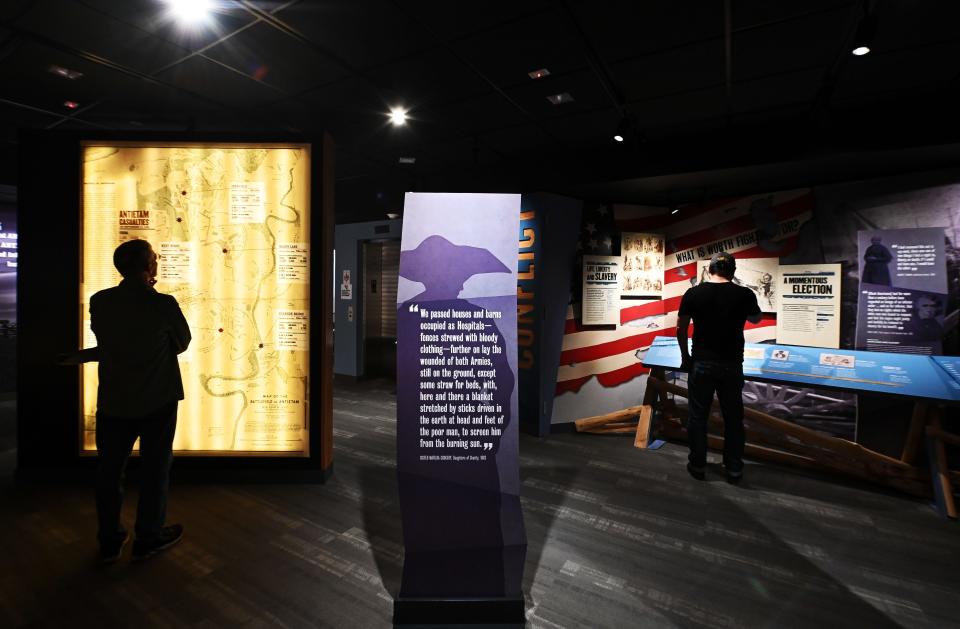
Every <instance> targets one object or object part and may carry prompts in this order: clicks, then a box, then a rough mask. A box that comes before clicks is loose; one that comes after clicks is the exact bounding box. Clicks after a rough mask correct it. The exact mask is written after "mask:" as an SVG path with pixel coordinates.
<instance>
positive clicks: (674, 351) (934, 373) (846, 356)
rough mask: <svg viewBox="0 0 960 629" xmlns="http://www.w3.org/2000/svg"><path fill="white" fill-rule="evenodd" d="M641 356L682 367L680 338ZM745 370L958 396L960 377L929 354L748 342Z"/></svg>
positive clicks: (661, 340)
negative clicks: (956, 376)
mask: <svg viewBox="0 0 960 629" xmlns="http://www.w3.org/2000/svg"><path fill="white" fill-rule="evenodd" d="M937 358H941V359H942V358H943V357H937ZM643 362H644V364H645V365H646V366H648V367H664V368H667V369H677V368H679V367H680V347H679V345H678V344H677V339H676V338H675V337H670V336H658V337H657V338H656V339H654V341H653V345H651V346H650V350H649V351H648V352H647V354H646V356H645V357H644V359H643ZM743 374H744V376H746V377H747V378H749V377H751V376H755V377H759V378H766V379H769V380H782V381H786V382H798V383H802V384H806V385H810V386H820V387H834V388H840V389H848V390H853V391H871V392H875V393H889V394H893V395H902V396H906V397H915V398H931V399H936V400H951V401H953V400H958V401H960V381H958V380H957V379H956V378H955V377H953V376H952V375H951V374H950V373H949V372H948V371H947V369H946V368H944V367H942V366H941V365H940V364H939V363H938V362H937V361H936V360H934V359H933V358H931V357H929V356H916V355H910V354H897V353H888V352H865V351H860V350H851V349H831V348H817V347H800V346H796V345H767V344H759V343H747V344H746V345H745V346H744V350H743Z"/></svg>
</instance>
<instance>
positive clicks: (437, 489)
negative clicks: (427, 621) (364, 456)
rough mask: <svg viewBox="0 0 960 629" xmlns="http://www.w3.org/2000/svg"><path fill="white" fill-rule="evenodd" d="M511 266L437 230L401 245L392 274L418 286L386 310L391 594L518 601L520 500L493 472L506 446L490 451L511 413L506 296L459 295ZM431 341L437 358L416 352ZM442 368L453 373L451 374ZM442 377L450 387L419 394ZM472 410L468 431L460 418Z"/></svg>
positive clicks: (512, 304) (511, 311) (512, 311)
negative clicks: (399, 527)
mask: <svg viewBox="0 0 960 629" xmlns="http://www.w3.org/2000/svg"><path fill="white" fill-rule="evenodd" d="M511 272H513V271H512V270H511V269H510V268H508V267H507V266H505V265H504V264H503V262H501V261H500V260H499V259H498V258H497V257H496V256H494V255H493V254H492V253H490V251H488V250H487V249H484V248H480V247H471V246H465V245H458V244H454V243H452V242H450V241H449V240H447V239H446V238H443V237H441V236H436V235H432V236H429V237H427V238H426V239H424V240H423V241H422V242H421V243H420V244H419V245H418V246H417V247H416V248H415V249H413V250H407V251H402V252H401V254H400V276H401V277H403V278H405V279H407V280H410V281H412V282H419V283H421V284H423V286H424V287H425V290H424V291H423V292H421V293H419V294H417V295H416V296H414V297H413V298H412V299H409V300H407V301H406V302H403V303H402V304H400V305H399V308H398V313H397V326H398V339H400V342H399V344H398V387H397V412H398V422H397V457H398V459H397V464H398V480H399V490H400V504H401V512H402V518H403V537H404V544H405V547H406V555H405V560H404V569H403V583H402V587H401V591H400V596H401V598H414V599H416V598H430V599H438V598H463V597H476V598H522V592H521V583H520V581H521V576H522V571H523V561H524V555H525V549H526V546H525V545H526V539H525V534H524V531H523V518H522V514H521V510H520V501H519V497H518V495H516V491H515V490H513V491H505V488H504V487H503V484H502V483H501V467H503V472H502V473H503V474H504V475H505V476H504V478H508V477H507V476H506V475H507V474H510V471H509V470H510V469H511V467H512V468H513V470H514V471H513V474H514V475H515V474H516V460H515V459H516V453H515V451H513V452H503V453H501V452H500V445H501V436H505V435H506V434H507V433H506V430H507V427H508V425H509V424H510V423H511V421H514V422H515V419H514V418H513V417H512V416H511V415H512V412H513V411H512V406H511V398H512V396H513V392H514V388H515V385H516V374H515V373H514V370H513V369H512V368H511V365H510V364H509V361H508V349H511V345H512V346H513V349H514V351H515V347H516V329H515V328H516V326H515V321H516V318H515V317H516V295H506V296H499V297H477V298H470V299H461V298H460V297H459V295H460V293H461V291H462V290H463V287H464V284H465V283H466V282H467V281H468V280H469V279H470V278H471V277H473V276H475V275H478V274H485V273H511ZM424 326H426V329H425V327H424ZM445 335H446V336H445ZM491 335H493V336H491ZM432 338H443V339H445V341H440V342H438V343H437V345H436V346H437V347H443V350H441V351H440V353H439V354H438V355H437V356H433V355H432V354H431V355H426V354H424V349H423V348H424V347H425V345H423V343H424V342H425V341H424V339H432ZM450 339H456V340H455V341H451V340H450ZM415 340H418V341H419V342H415ZM425 356H426V358H425ZM450 373H457V374H461V376H462V377H455V378H453V380H454V381H456V382H451V378H450ZM441 374H444V375H446V376H447V377H443V376H442V375H441ZM480 374H487V376H482V375H480ZM443 381H445V382H443ZM444 385H446V386H447V387H453V386H454V385H456V387H457V388H456V389H455V390H451V391H450V392H444V393H440V394H437V395H436V397H434V394H432V393H428V394H427V395H426V396H425V395H424V391H443V390H444ZM464 385H466V387H467V388H462V387H463V386H464ZM471 385H472V386H471ZM481 385H482V386H481ZM461 395H462V396H465V399H463V398H461V397H460V396H461ZM437 399H439V400H442V402H437ZM451 399H453V400H455V401H454V402H450V401H449V400H451ZM425 409H427V410H425ZM438 409H439V410H438ZM417 411H419V412H417ZM427 411H430V412H432V414H431V415H428V417H429V418H430V419H431V421H433V420H436V421H437V422H438V423H439V422H440V421H441V418H442V421H443V423H442V424H439V425H440V427H439V428H437V425H438V424H430V425H429V426H428V427H426V428H427V429H428V430H429V431H430V434H429V438H428V435H425V434H424V428H425V426H424V413H425V412H427ZM487 411H489V412H487ZM477 417H480V418H481V420H480V421H481V422H483V423H482V424H481V425H480V427H479V428H478V427H477V424H476V423H473V424H471V423H469V421H470V419H473V420H474V422H475V420H476V418H477ZM468 418H469V419H468ZM458 420H459V421H458ZM464 422H466V423H464ZM491 428H492V430H491ZM513 429H514V431H515V430H516V426H513ZM434 431H438V432H440V433H442V434H441V435H439V438H437V436H436V435H435V433H434ZM475 434H477V435H480V434H482V435H484V436H482V437H480V436H474V435H475ZM514 443H515V441H514ZM425 444H426V445H425ZM481 444H482V445H481ZM498 455H501V456H500V457H498ZM506 458H509V459H512V460H510V461H507V460H502V461H501V459H506ZM515 482H516V481H514V483H515ZM508 487H509V483H508Z"/></svg>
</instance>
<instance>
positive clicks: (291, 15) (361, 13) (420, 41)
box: [275, 0, 434, 70]
mask: <svg viewBox="0 0 960 629" xmlns="http://www.w3.org/2000/svg"><path fill="white" fill-rule="evenodd" d="M275 15H276V17H278V18H279V19H281V20H283V21H284V22H285V23H287V24H289V25H290V26H291V27H293V28H294V29H296V30H297V31H298V32H299V33H301V34H302V35H304V36H305V37H307V38H308V39H309V40H311V41H312V42H314V43H316V44H318V45H320V46H322V47H324V48H326V49H328V50H330V51H331V52H333V53H334V54H335V55H336V56H338V57H339V58H341V59H342V60H343V61H344V62H346V64H347V66H348V67H350V68H352V69H354V70H363V69H366V68H370V67H373V66H377V65H381V64H383V63H386V62H389V61H391V60H395V59H398V58H400V57H403V56H405V55H409V54H411V53H413V52H416V51H418V50H423V49H424V48H428V47H430V46H431V45H433V43H434V42H433V41H432V38H431V37H430V36H429V35H428V34H427V33H426V32H425V31H424V30H423V29H422V28H420V27H419V26H418V25H417V24H416V23H415V22H414V21H413V20H411V19H410V18H408V17H407V16H406V15H405V14H404V12H403V11H401V10H399V9H398V8H397V6H396V5H395V4H394V3H393V2H389V1H388V0H365V1H364V2H335V1H333V0H311V1H310V2H297V3H294V4H293V5H292V6H290V7H288V8H283V9H281V10H279V11H277V12H276V14H275Z"/></svg>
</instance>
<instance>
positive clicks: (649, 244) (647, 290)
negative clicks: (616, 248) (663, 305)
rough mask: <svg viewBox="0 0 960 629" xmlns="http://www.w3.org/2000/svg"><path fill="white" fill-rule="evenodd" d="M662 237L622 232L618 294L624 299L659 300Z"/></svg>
mask: <svg viewBox="0 0 960 629" xmlns="http://www.w3.org/2000/svg"><path fill="white" fill-rule="evenodd" d="M663 241H664V236H663V234H641V233H635V232H623V233H622V234H621V236H620V257H621V258H622V262H623V264H622V266H621V271H622V272H621V278H620V294H621V295H622V296H624V297H655V298H657V299H660V298H661V297H662V296H663V265H664V260H663Z"/></svg>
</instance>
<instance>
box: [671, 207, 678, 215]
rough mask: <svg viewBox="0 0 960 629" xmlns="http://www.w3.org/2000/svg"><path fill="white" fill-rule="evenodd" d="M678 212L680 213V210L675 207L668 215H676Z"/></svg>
mask: <svg viewBox="0 0 960 629" xmlns="http://www.w3.org/2000/svg"><path fill="white" fill-rule="evenodd" d="M679 211H680V208H678V207H675V208H673V209H672V210H670V214H676V213H677V212H679Z"/></svg>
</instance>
